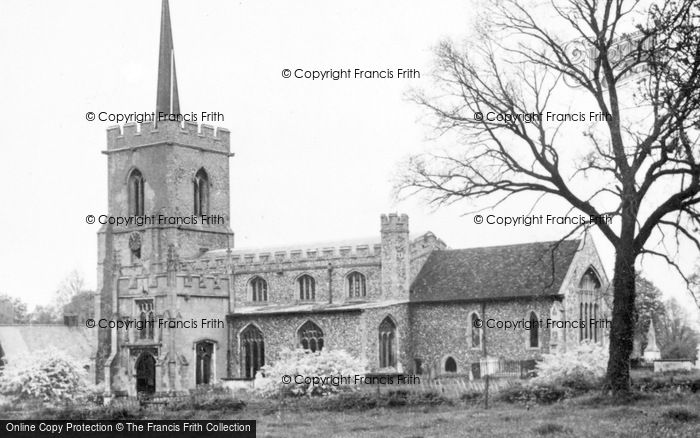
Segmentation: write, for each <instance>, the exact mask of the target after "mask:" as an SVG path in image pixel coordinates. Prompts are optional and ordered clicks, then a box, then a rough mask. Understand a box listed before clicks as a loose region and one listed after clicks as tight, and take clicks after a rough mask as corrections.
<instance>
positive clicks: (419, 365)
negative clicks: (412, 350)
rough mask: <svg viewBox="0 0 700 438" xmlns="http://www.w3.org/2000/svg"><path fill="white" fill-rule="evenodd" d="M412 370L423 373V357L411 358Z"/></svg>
mask: <svg viewBox="0 0 700 438" xmlns="http://www.w3.org/2000/svg"><path fill="white" fill-rule="evenodd" d="M413 371H414V372H415V373H416V374H419V375H420V374H423V359H419V358H415V359H413Z"/></svg>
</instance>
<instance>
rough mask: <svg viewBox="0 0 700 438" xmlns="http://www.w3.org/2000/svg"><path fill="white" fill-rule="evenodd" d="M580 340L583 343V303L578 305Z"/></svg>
mask: <svg viewBox="0 0 700 438" xmlns="http://www.w3.org/2000/svg"><path fill="white" fill-rule="evenodd" d="M578 324H579V326H578V339H579V341H583V339H584V338H583V303H579V305H578Z"/></svg>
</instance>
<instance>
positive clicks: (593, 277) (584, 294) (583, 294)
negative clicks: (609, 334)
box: [578, 267, 601, 342]
mask: <svg viewBox="0 0 700 438" xmlns="http://www.w3.org/2000/svg"><path fill="white" fill-rule="evenodd" d="M578 287H579V289H580V300H581V301H580V303H579V320H581V321H583V324H581V328H579V340H580V341H583V340H593V341H594V342H597V341H598V328H597V327H596V325H595V324H593V325H591V319H597V316H598V304H594V303H593V302H591V300H593V301H596V300H597V299H599V295H598V292H599V290H600V288H601V282H600V278H599V277H598V274H597V273H596V271H595V269H593V267H589V268H588V269H586V272H584V273H583V276H581V280H580V281H579V284H578Z"/></svg>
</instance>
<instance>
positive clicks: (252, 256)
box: [203, 243, 382, 266]
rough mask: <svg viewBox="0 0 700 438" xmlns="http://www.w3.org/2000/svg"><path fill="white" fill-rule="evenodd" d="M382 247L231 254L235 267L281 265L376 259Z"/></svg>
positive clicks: (346, 246)
mask: <svg viewBox="0 0 700 438" xmlns="http://www.w3.org/2000/svg"><path fill="white" fill-rule="evenodd" d="M381 248H382V247H381V245H380V244H379V243H377V244H362V245H339V246H332V247H331V246H327V247H319V248H298V249H294V248H292V249H284V250H261V251H250V252H248V251H234V252H232V253H231V263H232V264H233V265H235V266H249V265H261V264H273V263H274V264H280V263H295V262H313V261H330V260H337V259H343V258H364V257H376V256H379V255H380V254H381ZM218 252H220V250H217V251H212V252H211V253H209V254H205V255H204V256H203V259H205V260H206V259H207V258H216V257H219V256H220V255H219V254H217V253H218Z"/></svg>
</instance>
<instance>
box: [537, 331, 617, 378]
mask: <svg viewBox="0 0 700 438" xmlns="http://www.w3.org/2000/svg"><path fill="white" fill-rule="evenodd" d="M607 363H608V350H607V348H605V347H603V346H602V345H600V344H596V343H592V342H588V341H584V342H582V343H581V344H579V345H577V346H576V347H573V348H568V349H567V350H566V351H565V352H557V353H555V354H545V355H543V360H542V361H541V362H538V363H537V365H536V366H535V370H536V372H537V377H535V378H534V379H532V381H531V383H532V384H534V385H551V384H555V385H562V386H566V387H569V388H572V389H581V390H587V389H592V388H594V387H596V386H597V385H598V384H599V383H600V381H601V379H602V378H603V376H604V375H605V371H606V366H607Z"/></svg>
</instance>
